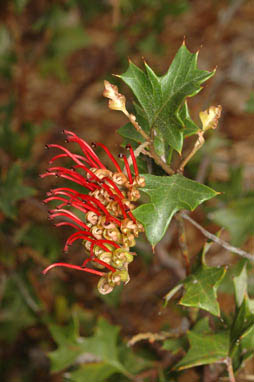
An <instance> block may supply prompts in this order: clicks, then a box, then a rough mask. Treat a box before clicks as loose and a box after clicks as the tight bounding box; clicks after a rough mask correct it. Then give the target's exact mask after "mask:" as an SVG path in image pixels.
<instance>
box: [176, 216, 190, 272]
mask: <svg viewBox="0 0 254 382" xmlns="http://www.w3.org/2000/svg"><path fill="white" fill-rule="evenodd" d="M176 220H177V222H178V228H179V231H178V241H179V246H180V249H181V253H182V256H183V259H184V262H185V269H186V275H189V274H190V259H189V253H188V247H187V242H186V230H185V226H184V221H183V217H182V216H181V214H178V215H177V217H176Z"/></svg>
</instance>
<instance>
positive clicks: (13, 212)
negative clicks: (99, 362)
mask: <svg viewBox="0 0 254 382" xmlns="http://www.w3.org/2000/svg"><path fill="white" fill-rule="evenodd" d="M253 20H254V7H253V1H251V0H249V1H248V0H246V1H244V0H235V1H233V0H220V1H219V0H207V1H203V0H138V1H137V0H93V1H88V0H69V1H68V0H59V1H57V0H36V1H32V0H12V1H11V0H10V1H7V0H5V1H1V3H0V77H1V80H0V169H1V173H0V256H1V258H0V269H1V274H0V304H1V308H0V309H1V310H0V343H1V348H0V358H1V361H0V362H1V367H0V380H1V381H8V382H19V381H22V382H28V381H29V382H30V381H36V382H48V381H52V382H57V381H62V380H63V373H62V372H58V373H54V374H50V363H49V359H48V357H47V352H49V351H52V350H54V349H55V348H56V345H55V342H54V340H53V338H52V335H51V332H50V331H49V328H48V326H49V325H50V324H52V323H54V324H56V325H58V326H59V327H61V325H62V327H63V328H64V327H65V326H66V325H67V323H69V322H70V320H71V319H72V316H73V314H74V313H75V314H78V315H79V317H80V320H81V322H82V325H81V330H82V333H83V335H88V334H91V331H92V328H93V327H94V325H95V322H96V319H97V317H99V316H101V315H102V316H103V317H105V318H106V319H107V320H108V321H109V322H111V323H112V324H113V325H119V326H120V327H121V334H122V337H124V338H129V337H130V336H132V335H134V334H136V333H138V332H147V331H149V332H155V331H159V330H161V329H163V328H164V329H165V328H172V327H176V326H177V325H178V324H179V322H181V319H182V313H181V312H180V310H179V309H178V308H177V307H176V306H175V304H172V305H171V304H169V306H168V307H167V308H166V309H162V297H163V296H164V295H165V294H166V293H167V291H168V290H169V289H170V288H171V287H172V286H174V285H175V284H176V282H177V281H179V279H180V278H182V277H183V276H184V267H183V263H182V259H181V255H180V252H179V246H178V234H177V228H176V224H175V223H174V222H172V224H171V227H170V229H169V232H168V234H167V235H166V237H165V238H164V239H163V242H162V243H160V244H159V245H158V247H157V250H156V256H153V255H152V252H151V249H150V247H149V245H148V244H147V243H146V241H145V239H144V238H143V239H141V240H140V241H139V242H138V245H137V249H136V251H137V253H139V254H140V256H139V257H138V258H137V259H136V260H135V262H134V263H132V265H131V268H130V272H131V275H132V278H131V282H130V283H129V284H128V285H127V286H126V287H125V288H124V290H122V289H121V288H118V289H117V291H116V292H114V293H113V295H110V296H105V297H103V296H99V295H98V293H97V291H96V282H97V280H96V278H95V277H94V276H90V275H86V274H83V273H82V272H81V273H79V272H75V271H64V270H54V271H52V273H50V274H48V275H47V276H46V277H45V276H43V275H42V274H41V272H42V270H43V269H44V268H45V267H46V266H47V265H49V264H50V263H52V262H54V261H56V260H62V261H68V260H70V259H71V261H70V262H72V263H78V261H80V258H83V254H82V247H81V245H80V244H77V245H75V246H73V248H72V249H71V251H70V254H68V255H64V254H63V252H62V248H63V245H64V242H65V239H66V237H67V233H68V232H69V231H68V230H66V229H59V230H56V229H55V228H54V227H53V225H52V224H51V223H50V222H49V221H48V220H47V208H46V207H45V206H44V205H43V204H42V203H41V200H42V199H43V198H44V195H45V193H46V192H47V191H48V190H49V188H50V187H51V186H52V185H54V184H55V183H54V180H52V179H48V178H46V179H43V180H42V179H40V178H39V177H38V175H39V174H40V173H42V172H44V171H45V170H46V168H47V162H48V160H49V153H48V152H47V151H45V150H44V145H45V144H46V143H58V144H62V143H63V141H64V137H63V135H62V134H60V132H61V130H62V129H69V130H73V131H74V132H75V133H77V134H79V135H80V136H81V137H82V138H84V139H86V140H87V141H88V142H92V141H101V142H103V143H104V144H106V145H107V146H108V147H109V148H110V150H111V151H112V152H114V153H116V154H117V153H118V152H119V151H120V150H121V144H122V138H121V137H120V136H119V135H118V134H117V133H116V131H117V129H118V128H120V127H121V126H123V125H124V124H125V123H126V120H125V118H124V116H123V115H122V114H121V113H119V112H113V111H110V110H109V109H108V107H107V100H106V99H105V98H103V97H102V92H103V80H104V79H107V80H109V81H110V82H112V83H115V84H117V85H118V86H119V89H120V91H121V92H123V93H124V94H125V95H126V96H127V97H128V100H129V101H128V102H129V103H130V102H131V101H132V100H133V95H132V94H131V93H130V92H129V90H128V89H127V88H126V87H125V86H124V85H123V84H121V83H120V82H118V80H117V79H116V78H115V77H112V75H111V74H112V73H114V74H120V73H122V72H124V71H125V70H126V69H127V66H128V57H129V58H131V60H132V61H134V63H135V64H137V65H139V66H142V63H143V58H145V60H146V61H147V62H148V63H149V65H150V66H151V67H152V68H153V69H154V71H155V72H156V73H158V74H163V73H164V72H165V71H166V70H167V68H168V66H169V64H170V62H171V60H172V59H173V57H174V55H175V53H176V51H177V50H178V48H179V47H180V45H181V43H182V41H183V39H184V36H185V37H186V44H187V47H188V49H190V50H191V51H192V52H195V51H197V50H200V54H199V67H200V68H201V69H206V70H212V69H214V68H215V67H217V73H216V75H215V76H214V77H213V78H212V79H211V80H209V81H208V83H207V84H206V85H205V88H204V89H203V91H202V92H201V93H200V94H199V95H198V96H196V97H194V98H193V99H191V100H190V109H191V112H192V115H193V116H194V119H196V121H198V113H199V111H200V110H204V109H205V108H207V107H208V106H209V105H212V104H213V105H217V104H220V105H222V108H223V114H222V118H221V120H220V123H219V129H218V131H216V133H214V134H212V135H211V137H210V138H208V141H207V146H206V147H205V149H204V150H203V151H201V152H200V153H199V155H197V158H196V159H194V160H193V161H192V162H191V163H190V165H189V166H188V168H187V174H188V176H190V177H192V178H197V179H199V180H201V181H202V182H206V183H207V184H209V185H211V186H213V187H215V188H216V190H219V191H220V190H221V191H223V192H225V194H222V196H221V197H220V198H218V199H217V201H216V202H213V203H211V204H210V205H209V207H207V209H206V210H205V213H204V210H201V209H199V210H198V211H197V212H196V213H195V214H194V217H195V218H196V219H197V220H198V221H199V222H201V223H202V224H205V226H206V228H207V229H209V230H211V231H212V232H216V231H217V230H218V229H219V227H220V226H223V227H225V228H226V229H225V230H224V231H223V233H222V237H223V238H224V239H225V240H229V241H230V240H231V241H232V242H233V244H235V245H241V246H244V248H245V249H246V250H247V251H249V252H253V251H254V241H253V234H254V228H253V227H254V224H253V223H254V218H253V216H254V207H253V205H254V204H253V203H250V201H251V200H252V201H253V195H254V192H253V190H254V150H253V147H254V132H253V113H254V93H253V74H254V67H253V63H254V57H253V46H254V33H253ZM129 108H131V106H130V105H129ZM190 142H191V140H190ZM186 147H187V149H188V142H187V146H186ZM105 162H107V159H106V158H105ZM251 198H252V199H251ZM242 200H244V201H246V200H247V202H244V203H245V204H244V205H242V204H241V203H242ZM239 204H240V207H239ZM251 208H252V210H251ZM220 211H223V214H221V213H220ZM207 216H208V217H210V220H208V219H207ZM246 216H248V218H247V219H246ZM246 220H247V221H246ZM187 228H188V230H187V241H188V245H189V252H190V255H191V256H195V255H196V254H197V253H198V251H199V250H200V248H201V247H202V245H203V243H204V238H203V236H202V235H201V234H200V233H199V232H198V231H197V230H196V229H195V228H193V227H192V226H189V225H188V224H187ZM66 256H67V257H68V256H70V257H69V258H68V260H66ZM211 257H212V259H211V262H212V263H213V264H224V263H230V262H234V258H233V257H232V256H231V255H230V254H229V253H226V252H225V251H224V250H223V249H221V248H218V247H215V248H214V249H213V250H212V255H211ZM250 277H251V278H250V285H251V287H252V290H254V279H253V277H252V275H250ZM221 300H223V304H224V308H225V310H227V311H230V306H231V305H232V296H231V294H230V292H229V293H228V291H227V293H226V291H222V292H221ZM143 350H144V351H148V350H149V351H150V352H152V353H153V354H154V357H155V359H157V358H158V359H159V358H160V359H163V357H165V355H161V354H160V353H159V351H158V349H156V346H155V347H154V348H153V346H152V345H149V346H148V347H147V348H145V349H143ZM156 357H157V358H156ZM248 367H249V369H248V370H249V371H250V372H251V371H253V370H252V369H253V366H252V364H250V365H249V366H248ZM188 373H189V372H188V371H187V372H186V373H184V374H183V375H182V377H181V378H182V379H179V381H180V380H181V381H184V380H186V381H191V380H193V381H194V380H196V379H195V374H194V376H193V377H190V374H188ZM151 378H152V377H151ZM184 378H185V379H184ZM188 378H189V379H188ZM190 378H192V379H190ZM111 380H112V381H113V379H107V381H111ZM119 380H120V379H119V378H118V381H119ZM123 380H125V379H123ZM153 380H156V381H157V379H147V381H153ZM94 382H100V381H99V380H97V381H94Z"/></svg>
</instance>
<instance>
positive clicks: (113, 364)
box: [49, 318, 146, 381]
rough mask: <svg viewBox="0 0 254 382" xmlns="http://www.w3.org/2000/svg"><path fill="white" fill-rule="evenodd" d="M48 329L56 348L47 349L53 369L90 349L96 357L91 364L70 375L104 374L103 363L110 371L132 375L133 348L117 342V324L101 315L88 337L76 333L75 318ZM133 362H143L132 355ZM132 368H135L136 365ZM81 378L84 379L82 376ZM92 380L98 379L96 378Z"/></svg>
mask: <svg viewBox="0 0 254 382" xmlns="http://www.w3.org/2000/svg"><path fill="white" fill-rule="evenodd" d="M50 331H51V333H52V336H53V338H54V340H55V342H56V343H57V345H58V348H57V349H56V350H55V351H53V352H50V353H49V358H50V361H51V370H52V371H53V372H58V371H61V370H63V369H66V368H67V367H69V366H71V365H74V364H76V363H77V359H78V358H79V357H80V356H82V355H84V354H86V353H89V354H90V355H93V356H94V358H95V359H96V361H97V362H95V364H94V366H91V365H84V366H83V367H82V370H79V371H77V372H75V373H72V374H71V375H73V374H74V375H78V378H81V376H82V375H83V376H86V375H87V378H92V376H94V375H97V373H99V372H102V371H103V373H104V374H105V375H106V367H108V370H110V374H112V373H121V374H124V375H125V376H127V377H128V376H130V375H131V374H130V372H132V370H130V372H129V371H128V370H129V368H128V364H129V363H130V362H132V360H133V354H132V350H131V349H129V348H127V347H126V346H125V345H121V344H119V343H118V334H119V328H118V327H117V326H113V325H110V324H109V323H108V322H107V321H106V320H104V319H103V318H100V319H99V320H98V324H97V327H96V330H95V334H94V335H93V336H92V337H88V338H83V337H80V336H79V329H78V321H77V320H76V322H75V321H74V323H72V324H71V325H70V326H68V327H60V326H57V325H50ZM132 363H133V362H132ZM135 363H136V369H138V370H140V369H142V368H143V367H144V365H146V363H144V362H143V361H142V359H140V358H139V357H135ZM87 366H88V369H87V370H86V367H87ZM133 369H134V370H135V368H133ZM105 378H106V377H105ZM74 380H75V378H74ZM84 380H86V379H85V378H84ZM95 380H98V379H96V378H95ZM103 380H104V379H102V381H103Z"/></svg>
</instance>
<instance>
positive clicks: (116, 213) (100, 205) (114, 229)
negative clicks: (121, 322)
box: [41, 130, 144, 294]
mask: <svg viewBox="0 0 254 382" xmlns="http://www.w3.org/2000/svg"><path fill="white" fill-rule="evenodd" d="M64 134H66V136H67V140H66V142H76V143H78V145H79V146H80V148H81V150H82V152H83V155H78V154H73V153H72V152H71V151H69V150H68V149H66V148H65V147H63V146H60V145H57V144H50V145H46V148H47V149H49V148H51V147H52V148H57V149H59V150H60V151H61V153H60V154H58V155H55V156H54V157H53V158H52V159H51V160H50V162H49V163H50V165H52V164H53V163H54V162H55V161H57V160H58V159H62V158H69V159H71V160H72V161H73V166H72V167H71V168H66V167H61V166H55V165H53V166H52V167H50V168H49V169H48V170H47V172H46V173H45V174H42V175H41V177H42V178H44V177H46V176H51V175H55V176H57V177H61V178H64V179H68V180H70V181H72V182H74V183H76V184H78V185H80V186H83V187H84V188H85V189H86V193H81V192H78V191H76V190H74V189H72V188H69V187H60V188H55V189H52V190H50V192H48V193H47V196H48V197H47V198H46V199H45V200H44V203H48V202H51V201H57V202H58V206H57V207H56V208H54V209H52V210H50V211H49V219H50V220H53V219H55V218H60V220H59V221H58V222H57V223H56V224H55V226H56V227H61V226H71V227H72V228H74V229H75V232H74V233H73V234H72V235H70V236H69V237H68V239H67V241H66V243H65V247H64V250H65V251H66V252H67V251H68V248H69V246H70V245H71V244H72V243H73V242H74V241H76V240H78V239H82V240H83V245H84V247H85V251H86V252H87V255H88V256H87V258H86V259H85V260H84V262H83V264H81V265H80V266H78V265H73V264H67V263H54V264H52V265H50V266H49V267H47V268H46V269H45V270H44V271H43V273H44V274H45V273H47V272H48V271H49V270H50V269H52V268H54V267H66V268H72V269H77V270H81V271H85V272H89V273H93V274H96V275H99V276H101V278H100V280H99V283H98V289H99V291H100V292H101V293H103V294H106V293H110V292H111V291H112V290H113V288H114V286H115V285H118V284H119V283H120V282H121V281H123V282H125V283H127V282H128V281H129V274H128V264H129V263H130V262H131V261H132V260H133V255H134V254H133V253H131V252H129V248H130V247H132V246H134V245H135V237H137V236H138V234H139V232H141V231H143V226H142V225H141V224H140V223H139V222H137V221H136V219H135V217H134V216H133V214H132V212H131V211H132V209H134V208H135V205H134V203H133V202H135V201H136V200H138V199H139V197H140V194H139V191H138V187H143V186H144V178H142V177H141V176H139V173H138V167H137V163H136V159H135V155H134V152H133V150H132V147H131V146H130V145H128V146H126V148H128V150H129V151H130V156H131V159H132V163H133V168H134V176H133V175H132V173H131V169H130V166H129V163H128V160H127V157H126V156H125V155H119V157H121V158H123V160H124V165H125V170H126V173H127V176H126V175H125V174H124V172H123V171H122V170H121V167H120V166H119V164H118V162H117V161H116V159H115V158H114V157H113V155H112V154H111V153H110V151H109V149H108V148H107V147H106V146H104V145H103V144H102V143H97V144H92V147H93V148H95V147H96V146H100V147H101V148H102V149H103V150H104V151H105V152H106V154H107V155H108V157H109V158H110V159H111V161H112V163H113V165H114V167H115V169H116V171H115V172H113V171H110V170H108V169H107V168H106V167H105V166H104V165H103V163H102V162H101V161H100V159H99V158H98V156H97V155H96V153H95V152H94V151H93V149H92V148H91V147H90V146H89V145H88V144H87V143H86V142H85V141H84V140H83V139H81V138H79V137H78V136H77V135H76V134H74V133H73V132H71V131H67V130H64ZM87 191H88V193H87ZM69 208H70V209H71V210H70V209H69ZM75 210H79V211H81V212H82V213H83V214H84V219H83V218H80V217H78V216H77V214H76V213H75ZM88 263H92V264H93V265H94V266H95V267H96V268H99V269H104V270H107V271H108V272H104V271H101V270H98V269H93V268H90V267H87V265H88Z"/></svg>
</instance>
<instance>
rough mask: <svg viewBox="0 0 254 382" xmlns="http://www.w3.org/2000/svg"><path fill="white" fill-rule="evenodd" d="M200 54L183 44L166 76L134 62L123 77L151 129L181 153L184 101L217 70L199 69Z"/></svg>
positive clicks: (194, 93)
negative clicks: (181, 113)
mask: <svg viewBox="0 0 254 382" xmlns="http://www.w3.org/2000/svg"><path fill="white" fill-rule="evenodd" d="M197 57H198V53H195V54H193V53H191V52H190V51H189V50H188V49H187V48H186V46H185V43H183V44H182V46H181V47H180V49H179V50H178V52H177V54H176V56H175V58H174V60H173V61H172V63H171V65H170V67H169V69H168V71H167V73H166V74H165V75H164V76H157V75H156V74H155V73H154V72H153V70H152V69H151V68H150V67H149V66H148V65H147V64H146V63H145V69H146V71H143V70H141V69H140V68H138V67H137V66H136V65H134V64H133V63H132V62H131V61H130V62H129V67H128V69H127V71H126V72H125V73H124V74H122V75H120V76H119V77H120V78H121V79H122V80H123V81H124V82H125V83H126V84H127V85H128V86H129V87H130V88H131V90H132V91H133V93H134V94H135V96H136V97H137V100H138V101H139V104H140V106H141V107H142V109H143V112H144V115H145V119H146V120H147V122H148V125H149V127H150V129H154V130H155V131H157V133H158V134H160V135H162V137H163V139H164V142H165V144H168V145H170V146H171V147H172V148H173V149H175V150H176V151H178V152H179V153H180V152H181V150H182V145H183V134H184V128H183V127H184V121H183V116H182V115H180V110H181V107H182V105H183V103H184V100H185V99H186V98H187V97H192V96H194V95H196V94H197V93H198V92H199V91H200V90H201V89H202V88H201V86H200V85H201V84H202V83H203V82H205V81H206V80H208V79H209V78H210V77H212V76H213V75H214V73H215V71H213V72H208V71H204V70H199V69H198V68H197ZM186 118H187V119H188V116H187V117H186ZM192 127H193V126H192Z"/></svg>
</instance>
